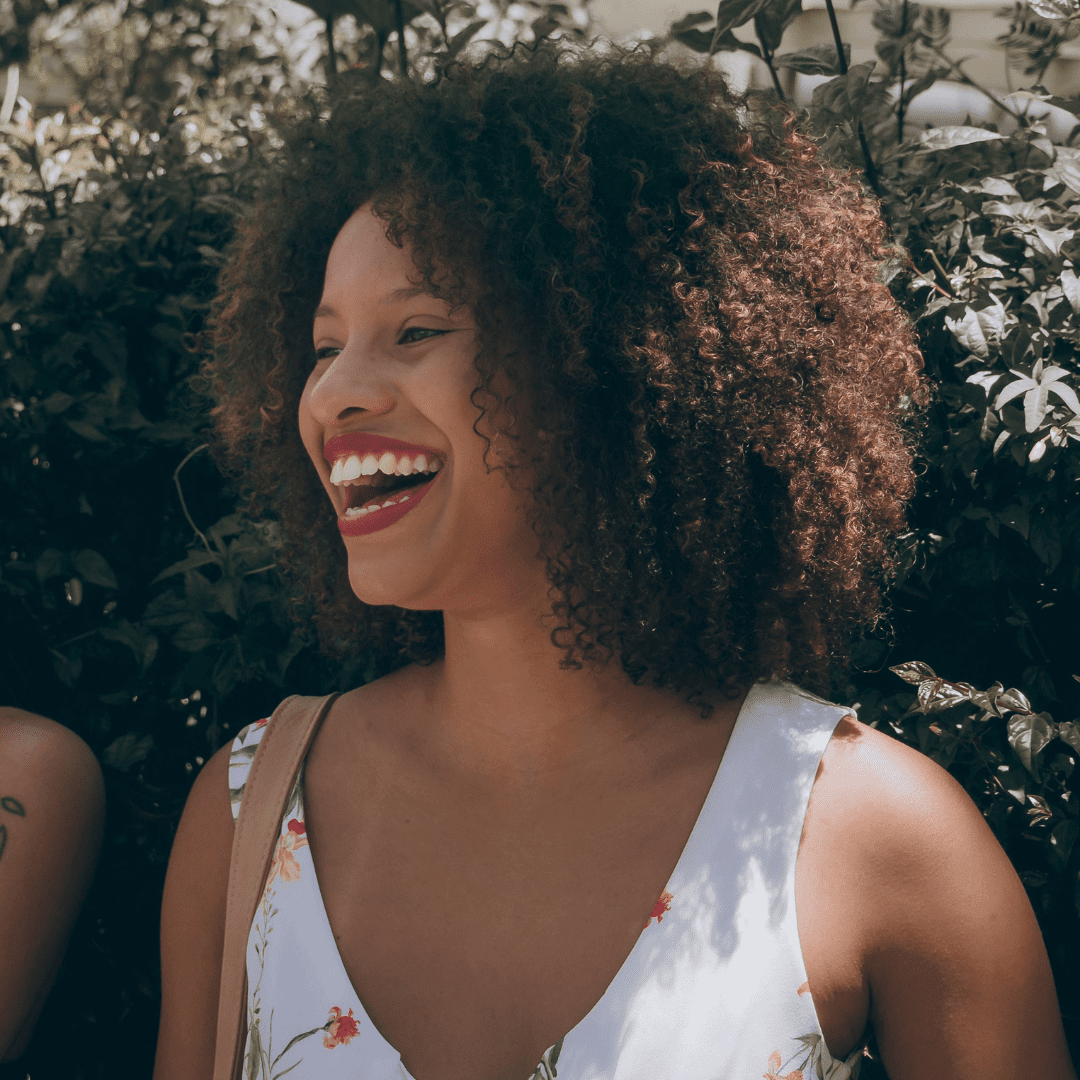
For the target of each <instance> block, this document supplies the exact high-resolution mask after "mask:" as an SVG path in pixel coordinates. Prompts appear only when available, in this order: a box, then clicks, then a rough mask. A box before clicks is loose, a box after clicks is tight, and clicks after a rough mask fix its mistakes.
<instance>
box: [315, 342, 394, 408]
mask: <svg viewBox="0 0 1080 1080" xmlns="http://www.w3.org/2000/svg"><path fill="white" fill-rule="evenodd" d="M364 353H365V350H363V348H362V346H361V345H359V344H353V343H350V344H347V345H346V346H345V348H344V349H342V350H341V352H339V353H338V354H337V356H335V357H333V359H331V361H330V363H329V364H327V365H326V367H325V369H324V370H323V372H322V374H320V375H319V377H318V378H317V379H316V380H315V381H314V383H313V384H311V385H310V386H309V389H308V393H307V395H306V397H307V404H308V408H309V409H310V410H311V415H312V417H313V418H314V419H315V420H316V421H317V422H318V423H320V424H322V426H323V427H331V426H332V425H334V424H335V423H338V422H340V421H341V420H344V419H346V418H347V417H349V416H352V415H355V414H356V413H358V412H365V413H371V414H373V415H375V416H382V415H384V414H385V413H388V412H389V411H390V410H391V409H392V408H393V407H394V404H395V400H396V397H395V393H394V387H393V385H392V383H391V382H390V380H389V379H388V378H387V377H386V372H385V370H384V369H382V368H381V366H380V365H379V364H378V363H376V362H375V361H374V360H373V359H372V358H371V357H370V356H367V355H364Z"/></svg>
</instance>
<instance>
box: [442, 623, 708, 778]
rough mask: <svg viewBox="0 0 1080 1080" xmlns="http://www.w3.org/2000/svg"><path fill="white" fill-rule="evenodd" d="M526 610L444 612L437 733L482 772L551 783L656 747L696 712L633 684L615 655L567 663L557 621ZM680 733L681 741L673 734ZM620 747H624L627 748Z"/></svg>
mask: <svg viewBox="0 0 1080 1080" xmlns="http://www.w3.org/2000/svg"><path fill="white" fill-rule="evenodd" d="M537 610H538V609H537V608H533V611H532V613H529V612H528V611H527V610H526V611H522V609H521V608H520V607H519V608H517V610H513V611H503V612H501V613H494V614H492V613H488V614H485V615H482V616H481V615H476V614H468V615H466V614H462V613H460V612H445V613H444V624H445V634H446V653H445V657H444V658H443V659H442V660H441V661H440V662H439V663H438V664H436V665H434V666H433V669H432V670H431V681H430V683H429V694H430V696H429V703H428V707H429V708H430V709H431V710H432V713H433V714H434V715H435V716H437V717H438V723H437V724H434V725H432V726H431V728H430V729H429V730H431V731H432V733H433V737H434V738H436V739H437V740H438V741H439V743H440V744H442V745H441V749H442V750H443V751H444V753H447V754H449V755H450V757H451V759H452V760H454V761H456V762H457V764H458V766H459V767H460V768H461V769H462V770H464V771H467V772H469V773H472V774H474V775H477V776H478V778H482V777H490V778H492V779H497V780H500V781H501V782H502V783H505V781H506V779H507V777H508V776H509V777H512V778H515V779H518V780H519V781H520V782H523V783H524V782H528V783H529V784H530V786H532V785H535V784H537V783H552V782H557V781H558V780H559V779H563V778H565V779H571V778H572V777H575V776H576V777H578V778H579V779H580V777H581V774H582V772H583V771H586V772H587V771H588V770H591V769H594V768H597V767H602V766H603V764H604V763H605V762H609V761H612V760H621V761H623V762H630V763H631V767H633V762H635V761H637V759H638V756H639V753H638V752H639V751H640V754H641V756H642V760H643V761H644V760H648V759H650V758H652V757H654V756H655V754H656V743H657V740H663V741H667V742H671V738H670V736H671V735H672V734H674V733H675V732H679V733H685V734H689V733H690V729H693V728H694V727H695V726H697V725H694V724H693V720H694V719H695V718H696V717H697V716H698V715H699V710H698V708H697V707H695V706H692V705H689V704H687V702H686V701H685V700H683V698H682V697H681V696H680V695H678V694H675V693H674V692H672V691H665V690H657V689H654V688H651V687H646V686H635V685H634V684H633V682H632V681H631V679H630V678H629V676H627V675H626V674H625V672H623V670H622V668H621V666H620V665H619V663H618V660H617V659H615V660H612V661H611V662H609V663H608V664H606V665H593V664H589V665H585V666H584V667H582V668H581V669H570V670H562V669H560V666H559V662H560V660H561V659H562V658H563V652H562V651H561V650H560V649H557V648H556V647H555V646H554V645H553V644H552V642H551V639H550V631H551V626H552V625H553V623H552V619H551V616H550V615H548V616H547V617H546V618H545V617H544V616H542V615H539V614H536V613H535V612H536V611H537ZM676 741H681V740H676ZM620 751H621V752H620Z"/></svg>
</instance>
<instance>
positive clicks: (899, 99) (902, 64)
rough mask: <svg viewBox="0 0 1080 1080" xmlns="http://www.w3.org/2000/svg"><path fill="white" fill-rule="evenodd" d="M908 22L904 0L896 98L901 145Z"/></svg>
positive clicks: (897, 130)
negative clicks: (898, 90)
mask: <svg viewBox="0 0 1080 1080" xmlns="http://www.w3.org/2000/svg"><path fill="white" fill-rule="evenodd" d="M907 24H908V0H904V2H903V6H902V8H901V15H900V42H901V44H900V63H899V67H898V71H897V74H898V75H899V76H900V92H899V94H898V95H897V98H896V142H897V144H898V145H899V144H900V143H902V142H903V141H904V113H905V111H906V110H905V108H904V83H905V82H906V81H907V44H906V43H905V42H904V38H906V37H907Z"/></svg>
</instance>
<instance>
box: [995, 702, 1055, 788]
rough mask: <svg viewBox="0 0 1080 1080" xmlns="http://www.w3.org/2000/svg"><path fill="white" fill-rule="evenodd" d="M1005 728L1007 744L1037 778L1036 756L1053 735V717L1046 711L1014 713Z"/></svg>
mask: <svg viewBox="0 0 1080 1080" xmlns="http://www.w3.org/2000/svg"><path fill="white" fill-rule="evenodd" d="M1007 730H1008V733H1009V745H1010V746H1011V747H1012V748H1013V749H1014V750H1015V751H1016V756H1017V757H1018V758H1019V759H1020V761H1021V762H1022V763H1023V766H1024V768H1025V769H1027V771H1028V772H1029V773H1031V775H1032V776H1034V777H1035V779H1036V780H1038V779H1039V766H1038V762H1037V761H1036V758H1037V757H1038V755H1039V753H1040V751H1042V750H1043V748H1044V747H1045V746H1046V744H1047V743H1048V742H1050V740H1051V739H1052V738H1053V737H1054V734H1055V731H1056V728H1055V726H1054V722H1053V719H1052V718H1051V717H1050V716H1049V715H1048V714H1046V713H1026V714H1024V715H1020V714H1016V715H1014V716H1012V717H1010V718H1009V720H1008V725H1007Z"/></svg>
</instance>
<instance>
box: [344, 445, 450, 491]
mask: <svg viewBox="0 0 1080 1080" xmlns="http://www.w3.org/2000/svg"><path fill="white" fill-rule="evenodd" d="M442 466H443V463H442V462H441V461H440V460H439V459H438V458H437V457H433V458H430V459H429V458H428V456H427V454H417V455H416V457H410V456H409V455H408V454H402V455H401V456H400V457H398V456H397V455H396V454H393V453H391V452H390V451H389V450H387V451H386V453H384V454H383V455H382V456H381V457H376V456H375V455H374V454H365V455H364V457H363V458H361V457H360V455H359V454H350V455H349V456H348V457H339V458H338V459H337V461H335V462H334V465H333V468H331V470H330V483H331V484H336V485H337V486H339V487H341V486H344V487H348V486H349V485H351V484H357V483H360V482H361V481H360V480H359V479H358V478H359V477H361V476H374V475H375V474H376V473H383V474H384V475H385V476H412V474H413V473H424V472H426V473H437V472H438V471H439V470H440V469H441V468H442Z"/></svg>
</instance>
